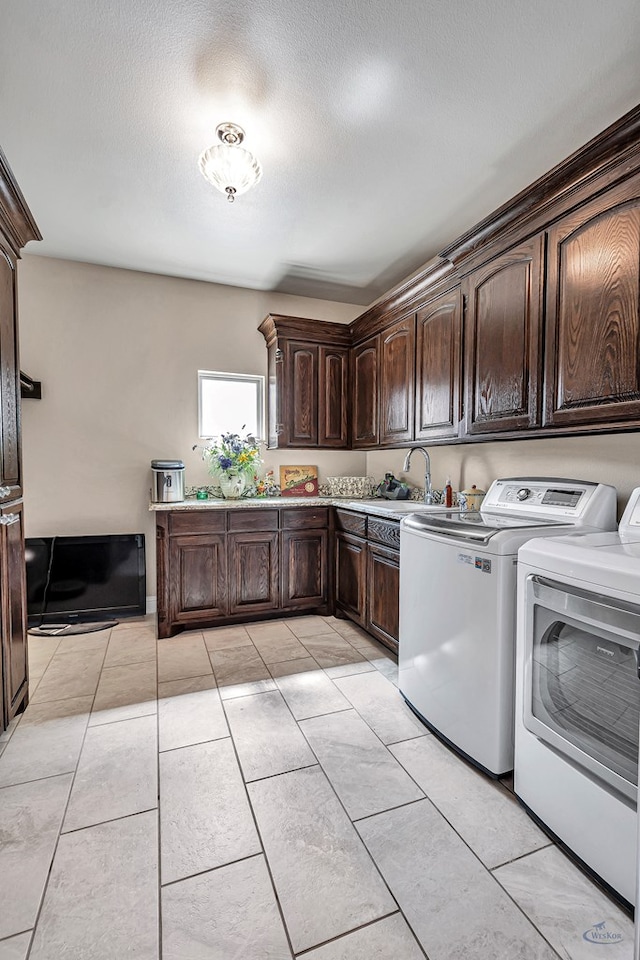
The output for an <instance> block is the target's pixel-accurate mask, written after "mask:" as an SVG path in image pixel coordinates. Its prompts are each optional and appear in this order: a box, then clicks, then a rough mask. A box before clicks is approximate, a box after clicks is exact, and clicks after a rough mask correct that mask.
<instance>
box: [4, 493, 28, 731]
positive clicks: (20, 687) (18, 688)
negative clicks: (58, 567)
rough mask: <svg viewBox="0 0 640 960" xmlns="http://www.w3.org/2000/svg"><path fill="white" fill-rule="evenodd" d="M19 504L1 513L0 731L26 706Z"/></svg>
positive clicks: (26, 680) (25, 642) (25, 629)
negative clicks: (1, 705)
mask: <svg viewBox="0 0 640 960" xmlns="http://www.w3.org/2000/svg"><path fill="white" fill-rule="evenodd" d="M25 598H26V585H25V560H24V528H23V514H22V502H18V503H13V504H10V505H7V506H6V507H4V508H3V509H0V627H1V636H2V681H3V693H4V697H3V699H4V708H3V716H2V718H0V720H1V721H2V722H0V729H1V728H2V727H3V726H6V725H7V724H8V723H9V721H10V720H11V719H12V718H13V717H14V716H15V714H16V713H18V711H19V710H21V709H22V708H23V707H25V706H26V703H27V689H28V688H27V684H28V669H27V610H26V599H25Z"/></svg>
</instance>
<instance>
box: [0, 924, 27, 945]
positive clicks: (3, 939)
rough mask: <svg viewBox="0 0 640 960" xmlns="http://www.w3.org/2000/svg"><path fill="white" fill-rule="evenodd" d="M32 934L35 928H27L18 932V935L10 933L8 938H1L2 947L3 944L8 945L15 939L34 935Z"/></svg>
mask: <svg viewBox="0 0 640 960" xmlns="http://www.w3.org/2000/svg"><path fill="white" fill-rule="evenodd" d="M32 932H33V927H27V929H26V930H18V932H17V933H10V934H9V936H8V937H0V946H2V944H3V943H6V942H7V940H13V938H14V937H23V936H24V935H25V933H32Z"/></svg>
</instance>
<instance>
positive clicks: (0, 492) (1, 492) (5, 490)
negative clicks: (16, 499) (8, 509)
mask: <svg viewBox="0 0 640 960" xmlns="http://www.w3.org/2000/svg"><path fill="white" fill-rule="evenodd" d="M10 493H11V487H0V498H1V499H4V498H5V497H8V496H9V494H10Z"/></svg>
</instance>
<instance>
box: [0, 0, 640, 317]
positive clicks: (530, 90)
mask: <svg viewBox="0 0 640 960" xmlns="http://www.w3.org/2000/svg"><path fill="white" fill-rule="evenodd" d="M639 63H640V4H639V3H638V0H607V2H606V3H603V2H602V0H533V2H532V0H466V2H461V0H458V2H456V0H449V2H448V3H447V2H443V0H384V2H382V0H250V2H247V0H236V2H230V0H180V2H177V0H133V2H132V0H108V2H105V0H19V2H14V3H12V4H10V5H6V8H5V10H4V11H3V13H2V27H1V30H0V146H2V148H3V149H4V151H5V153H6V155H7V158H8V160H9V163H10V164H11V166H12V168H13V170H14V173H15V175H16V177H17V179H18V182H19V183H20V185H21V188H22V190H23V192H24V194H25V196H26V198H27V202H28V203H29V206H30V207H31V210H32V212H33V214H34V216H35V218H36V221H37V222H38V225H39V227H40V229H41V231H42V233H43V235H44V238H45V239H44V242H43V243H41V244H39V245H37V247H36V246H35V245H34V246H33V248H30V252H33V253H40V254H43V255H48V256H55V257H66V258H69V259H72V260H85V261H91V262H95V263H101V264H109V265H113V266H120V267H128V268H131V269H136V270H146V271H151V272H154V273H164V274H169V275H175V276H181V277H193V278H197V279H201V280H211V281H216V282H219V283H229V284H234V285H239V286H245V287H251V288H256V289H262V290H280V291H285V292H291V293H299V294H306V295H309V296H319V297H326V298H329V299H336V300H343V301H345V302H352V303H360V304H368V303H370V302H371V301H372V300H373V299H375V298H376V297H377V296H378V295H379V294H380V293H382V292H384V291H385V290H387V289H389V288H390V287H391V286H392V285H393V284H394V283H396V282H398V281H399V280H401V279H402V278H403V277H405V276H406V275H407V274H409V273H410V272H411V271H413V270H414V269H415V268H416V267H418V266H419V265H420V264H422V263H424V262H425V261H426V260H428V259H429V258H430V257H431V256H433V255H434V254H435V253H437V252H438V251H439V250H440V249H442V247H444V246H445V245H446V244H447V243H448V242H450V241H452V240H454V239H455V238H456V237H457V236H458V235H459V234H460V233H462V232H463V231H464V230H466V229H467V228H469V227H471V226H472V225H473V224H474V223H475V222H476V221H478V220H479V219H481V218H482V217H483V216H485V215H486V214H488V213H490V212H491V211H492V210H494V209H495V208H496V207H497V206H499V205H500V204H501V203H503V202H504V201H505V200H507V199H509V197H511V196H512V195H513V194H515V193H516V192H518V191H519V190H520V189H522V188H523V187H525V186H526V185H527V184H528V183H530V182H531V181H532V180H534V179H535V178H537V177H538V176H540V175H541V174H543V173H544V172H546V171H547V170H548V169H549V168H550V167H552V166H553V165H554V164H556V163H557V162H558V161H560V160H562V159H563V158H564V157H565V156H567V155H568V154H569V153H571V152H573V150H575V149H577V148H578V147H580V146H581V145H582V144H583V143H585V142H586V141H587V140H589V139H590V138H591V137H593V136H595V135H596V134H597V133H599V132H600V131H601V130H602V129H604V128H605V127H606V126H608V125H609V124H610V123H612V122H613V121H614V120H616V119H618V118H619V117H620V116H621V115H622V114H623V113H625V112H626V111H627V110H629V109H630V108H631V107H633V106H635V104H636V103H637V102H638V101H640V69H639V67H638V64H639ZM225 120H232V121H235V122H236V123H239V124H241V125H242V126H243V127H244V128H245V131H246V135H247V138H246V142H245V146H246V147H247V148H248V149H250V150H252V151H253V152H254V153H255V154H256V155H257V156H258V157H259V159H260V161H261V163H262V166H263V170H264V175H263V179H262V181H261V182H260V184H259V185H258V186H257V187H256V188H255V189H254V190H252V191H251V192H249V193H247V194H246V195H244V196H242V197H239V198H238V199H237V200H236V202H235V203H234V204H229V203H227V201H226V200H225V198H224V196H223V195H222V194H221V193H218V191H216V190H214V188H213V187H211V186H210V185H209V184H208V183H207V182H206V181H205V180H204V179H203V178H202V176H201V175H200V173H199V171H198V168H197V158H198V155H199V153H200V152H201V151H202V150H203V149H204V148H205V147H207V146H209V145H211V144H212V143H213V142H214V131H215V127H216V125H217V124H218V123H220V122H222V121H225Z"/></svg>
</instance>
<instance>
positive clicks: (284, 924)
mask: <svg viewBox="0 0 640 960" xmlns="http://www.w3.org/2000/svg"><path fill="white" fill-rule="evenodd" d="M283 699H284V698H283ZM222 709H223V712H224V715H225V720H226V721H227V726H228V728H229V730H231V724H230V722H229V717H228V716H227V712H226V710H225V709H224V703H223V705H222ZM231 745H232V747H233V752H234V755H235V758H236V763H237V764H238V772H239V773H240V779H241V780H242V786H243V788H244V792H245V796H246V798H247V803H248V804H249V810H250V812H251V818H252V820H253V825H254V828H255V831H256V835H257V837H258V843H259V844H260V850H261V851H262V855H263V857H264V862H265V866H266V868H267V873H268V874H269V880H270V881H271V889H272V890H273V895H274V897H275V901H276V905H277V908H278V913H279V914H280V921H281V923H282V929H283V931H284V935H285V937H286V939H287V944H288V946H289V950H290V952H291V956H292V957H294V956H295V954H294V950H293V943H292V941H291V936H290V934H289V928H288V927H287V924H286V921H285V917H284V911H283V909H282V904H281V903H280V897H279V896H278V890H277V888H276V884H275V880H274V878H273V873H272V870H271V864H270V863H269V858H268V856H267V851H266V848H265V845H264V841H263V839H262V834H261V832H260V827H259V825H258V818H257V817H256V812H255V810H254V809H253V804H252V803H251V795H250V794H249V790H248V787H247V784H246V783H245V781H244V777H243V774H242V765H241V763H240V756H239V754H238V748H237V746H236V742H235V740H234V739H233V733H232V734H231Z"/></svg>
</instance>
